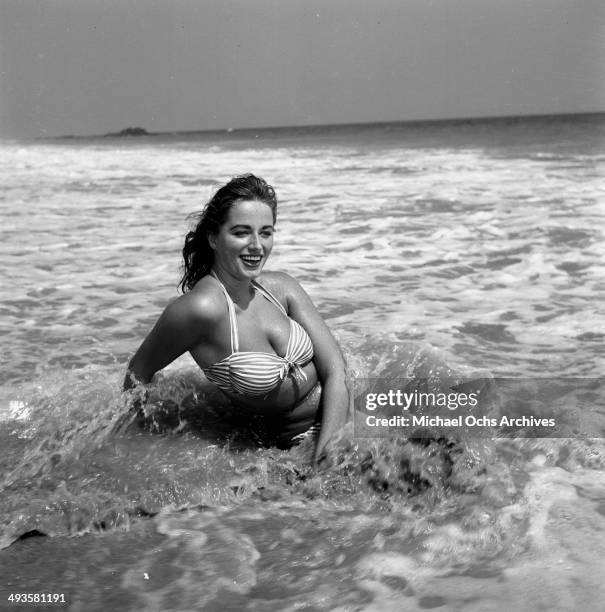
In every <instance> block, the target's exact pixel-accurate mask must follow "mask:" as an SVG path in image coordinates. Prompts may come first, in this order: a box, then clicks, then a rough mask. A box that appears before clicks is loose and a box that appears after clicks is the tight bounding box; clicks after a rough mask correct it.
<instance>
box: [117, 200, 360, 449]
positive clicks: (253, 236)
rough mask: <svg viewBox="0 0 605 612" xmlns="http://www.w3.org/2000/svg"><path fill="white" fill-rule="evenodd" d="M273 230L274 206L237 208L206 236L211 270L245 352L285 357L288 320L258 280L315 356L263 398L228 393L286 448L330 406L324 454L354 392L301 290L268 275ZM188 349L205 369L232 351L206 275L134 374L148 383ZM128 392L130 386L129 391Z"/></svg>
mask: <svg viewBox="0 0 605 612" xmlns="http://www.w3.org/2000/svg"><path fill="white" fill-rule="evenodd" d="M273 231H274V230H273V215H272V211H271V209H270V208H269V206H267V205H266V204H264V203H262V202H258V201H255V200H244V201H240V202H237V203H235V204H234V205H233V206H232V208H231V209H230V211H229V214H228V216H227V220H226V222H225V223H224V224H223V225H222V226H221V227H220V229H219V231H218V232H217V234H215V235H210V236H208V242H209V244H210V246H211V248H212V249H213V250H214V262H213V268H212V271H213V273H214V274H215V275H216V276H217V277H218V278H219V279H220V282H221V283H222V284H223V286H224V287H225V289H226V290H227V292H228V293H229V295H230V297H231V299H232V300H233V302H234V305H235V316H236V321H237V326H238V339H239V348H238V350H239V351H240V352H264V353H271V354H276V355H279V356H283V355H285V354H286V352H287V345H288V340H289V337H290V322H289V320H288V317H286V316H285V315H284V314H283V313H282V312H281V311H280V310H279V309H278V308H277V307H276V306H275V304H273V303H271V302H270V301H269V300H268V299H267V298H265V297H264V296H263V295H262V294H260V293H259V292H258V291H256V290H255V289H254V287H253V285H252V281H253V280H257V281H258V282H260V284H262V285H263V286H264V287H265V288H266V289H268V290H269V291H270V292H271V293H272V294H273V295H274V296H275V297H276V298H277V299H278V300H279V301H280V303H281V304H282V306H283V307H284V309H285V311H286V312H287V313H288V316H289V317H291V318H293V319H294V320H296V321H297V322H298V323H299V324H300V325H302V327H303V328H304V329H305V330H306V331H307V333H308V334H309V336H310V338H311V341H312V343H313V348H314V357H313V360H312V361H310V362H309V363H307V364H305V365H304V367H303V372H304V373H305V374H306V377H307V379H306V380H299V378H296V377H295V376H294V375H293V373H292V372H290V373H289V374H288V375H287V376H286V378H285V379H284V380H283V381H282V382H281V383H280V384H279V385H278V386H277V387H276V388H275V389H273V390H272V391H271V392H270V393H268V394H267V395H265V396H261V397H258V396H256V397H254V396H240V395H237V394H234V393H226V395H228V396H229V397H230V398H231V399H232V401H233V403H235V404H236V405H237V406H238V407H241V411H242V420H243V421H248V420H250V419H252V420H254V419H256V421H257V422H258V421H262V422H263V423H264V425H265V426H266V427H265V429H267V430H271V431H272V432H273V435H274V438H275V440H277V441H278V442H279V443H280V444H283V443H284V441H285V440H287V439H289V438H291V437H292V436H294V435H297V434H299V433H302V432H304V431H306V430H307V429H308V428H309V427H310V426H311V425H312V424H313V422H314V420H315V417H316V416H317V413H318V407H319V406H320V405H322V406H323V405H326V406H329V409H328V410H329V414H328V416H327V418H326V416H325V414H324V416H323V417H322V418H323V420H322V432H321V435H320V439H319V442H318V448H319V447H320V445H321V444H322V437H323V441H324V443H325V440H327V439H328V437H329V435H331V434H332V433H333V432H334V430H335V429H336V428H337V427H338V426H339V425H342V424H344V421H345V420H346V413H347V405H348V392H347V391H346V386H345V381H344V361H343V360H342V355H341V354H340V350H339V348H338V345H337V344H336V342H335V341H334V338H333V337H332V335H331V333H330V332H329V330H328V328H327V327H326V325H325V323H324V322H323V319H322V318H321V316H320V315H319V313H318V312H317V310H316V309H315V306H314V305H313V303H312V302H311V300H310V299H309V297H308V296H307V294H306V293H305V292H304V290H303V289H302V288H301V287H300V285H299V284H298V283H297V282H296V281H295V280H294V279H293V278H291V277H290V276H288V275H287V274H283V273H279V272H269V273H262V270H263V267H264V264H265V262H266V261H267V258H268V257H269V254H270V253H271V249H272V247H273ZM261 273H262V274H261ZM186 351H189V352H190V354H191V355H192V357H193V358H194V360H195V361H196V362H197V363H198V365H199V366H200V367H201V368H202V369H204V368H207V367H209V366H210V365H212V364H214V363H217V362H219V361H221V360H223V359H224V358H225V357H227V356H229V355H230V354H231V353H232V347H231V335H230V320H229V313H228V309H227V302H226V298H225V295H224V294H223V291H222V288H221V286H220V283H219V282H218V280H217V279H216V278H215V277H214V276H211V275H207V276H204V277H202V278H201V279H200V280H199V281H198V283H197V284H196V286H195V287H194V288H193V290H192V291H190V292H188V293H186V294H184V295H183V296H181V297H179V298H177V299H176V300H174V301H173V302H172V303H171V304H169V306H168V307H167V308H166V310H165V311H164V313H163V314H162V316H161V317H160V319H159V320H158V322H157V323H156V325H155V327H154V328H153V330H152V331H151V332H150V334H149V335H148V336H147V338H146V339H145V341H144V342H143V344H142V345H141V347H140V348H139V350H138V351H137V353H136V354H135V356H134V357H133V359H132V360H131V362H130V365H129V373H130V375H131V376H133V377H134V378H135V379H136V380H139V381H141V382H143V383H146V382H148V381H149V380H151V378H152V376H153V374H154V373H155V372H157V371H158V370H159V369H161V368H163V367H164V366H165V365H167V364H168V363H170V362H171V361H173V360H174V359H176V357H178V356H179V355H181V354H182V353H184V352H186ZM318 382H321V383H322V386H320V385H319V384H318ZM128 386H130V385H129V384H128V383H127V382H126V383H125V387H128ZM330 400H331V401H330ZM322 412H324V413H325V411H322Z"/></svg>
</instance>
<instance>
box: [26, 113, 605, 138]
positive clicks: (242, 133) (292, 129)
mask: <svg viewBox="0 0 605 612" xmlns="http://www.w3.org/2000/svg"><path fill="white" fill-rule="evenodd" d="M598 117H603V118H605V111H596V112H587V113H585V112H582V113H558V114H547V115H499V116H492V117H466V118H454V119H418V120H408V121H376V122H367V123H329V124H309V125H288V126H264V127H241V128H239V127H235V128H224V129H213V130H177V131H162V132H149V131H147V130H146V129H145V128H142V127H127V128H124V129H122V130H120V131H118V132H108V133H105V134H85V135H62V136H41V137H38V138H36V139H35V140H65V139H73V140H80V139H97V138H102V139H110V138H119V139H122V138H126V139H129V140H130V139H138V138H149V137H152V138H153V137H164V138H165V137H172V138H174V137H183V136H188V137H191V136H200V135H206V136H221V137H238V138H240V137H246V136H251V137H253V138H254V137H256V135H258V134H259V133H261V132H264V133H266V134H269V133H274V134H286V133H290V134H293V135H294V134H297V135H304V134H308V135H313V134H320V133H335V132H339V131H342V130H347V129H351V128H357V129H360V128H361V129H364V128H365V129H381V128H382V129H389V128H391V129H397V128H401V127H411V126H414V127H422V126H435V125H443V126H448V125H450V126H455V125H481V124H484V123H504V124H506V123H509V124H511V125H515V124H518V123H522V122H526V121H547V122H551V121H559V120H562V119H582V118H585V119H589V118H598Z"/></svg>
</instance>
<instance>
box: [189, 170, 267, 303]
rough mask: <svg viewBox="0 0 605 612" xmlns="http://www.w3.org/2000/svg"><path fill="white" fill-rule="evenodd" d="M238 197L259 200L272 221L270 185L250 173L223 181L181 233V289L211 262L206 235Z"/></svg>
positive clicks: (213, 231) (191, 284)
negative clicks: (192, 224) (189, 227)
mask: <svg viewBox="0 0 605 612" xmlns="http://www.w3.org/2000/svg"><path fill="white" fill-rule="evenodd" d="M240 200H257V201H258V202H263V203H264V204H266V205H267V206H269V208H270V209H271V212H272V213H273V223H275V220H276V218H277V198H276V197H275V191H274V190H273V187H271V185H269V184H267V182H266V181H264V180H263V179H262V178H260V177H258V176H254V174H243V175H242V176H236V177H235V178H233V179H231V180H230V181H229V182H228V183H227V184H226V185H223V187H221V188H220V189H219V190H218V191H217V192H216V193H215V194H214V196H212V199H211V200H210V201H209V202H208V204H206V206H205V207H204V210H203V211H202V212H201V213H199V214H198V215H194V217H195V218H197V225H196V227H195V229H194V230H193V231H191V232H189V233H188V234H187V236H186V237H185V246H184V247H183V260H184V263H183V278H182V279H181V282H180V283H179V287H180V289H181V291H182V292H183V293H186V292H187V291H191V289H193V287H195V284H196V283H197V282H198V281H199V280H200V278H202V277H203V276H206V274H208V273H209V272H210V270H211V268H212V264H213V263H214V250H213V249H212V247H211V246H210V243H209V242H208V235H212V234H216V233H218V231H219V229H220V227H221V225H223V223H225V221H226V220H227V215H228V214H229V211H230V210H231V208H232V206H233V205H234V204H235V203H237V202H239V201H240Z"/></svg>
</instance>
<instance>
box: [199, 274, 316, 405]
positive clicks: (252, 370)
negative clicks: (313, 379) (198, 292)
mask: <svg viewBox="0 0 605 612" xmlns="http://www.w3.org/2000/svg"><path fill="white" fill-rule="evenodd" d="M212 275H213V276H214V278H216V280H218V281H219V283H220V285H221V288H222V290H223V293H224V294H225V298H227V308H228V310H229V324H230V328H231V354H230V355H228V356H227V357H225V358H224V359H222V360H221V361H219V362H217V363H214V364H212V365H211V366H208V367H207V368H205V369H204V374H205V375H206V378H207V379H208V380H209V381H210V382H212V383H214V384H215V385H216V386H217V387H219V389H222V390H223V391H228V392H230V393H236V394H239V395H244V396H261V395H267V394H268V393H270V392H271V391H273V389H275V387H277V386H278V385H279V384H280V382H281V381H282V380H284V379H285V378H286V376H288V374H289V373H290V372H292V373H293V374H294V376H295V377H296V378H298V379H299V380H306V379H307V376H306V374H305V373H304V372H303V370H302V366H304V365H305V364H306V363H308V362H309V361H311V359H312V358H313V344H312V343H311V338H309V335H308V334H307V332H306V331H305V330H304V329H303V327H302V326H301V325H299V324H298V323H297V322H296V321H294V319H291V318H290V317H288V313H287V312H286V310H285V308H284V307H283V306H282V305H281V303H280V302H279V300H277V298H276V297H275V296H274V295H272V294H271V293H270V292H269V291H268V290H267V289H265V288H264V287H262V286H261V285H259V284H258V283H256V282H254V281H252V284H253V286H254V287H255V288H256V289H257V290H258V291H259V292H260V293H261V294H262V295H263V296H264V297H265V298H267V299H268V300H269V301H270V302H272V303H273V304H274V305H275V306H277V308H279V310H281V312H283V313H284V315H285V316H286V317H288V321H290V337H289V339H288V346H287V348H286V354H285V355H284V356H283V357H280V356H279V355H276V354H274V353H257V352H253V351H240V350H239V334H238V330H237V319H236V316H235V306H234V304H233V300H232V299H231V297H230V296H229V293H228V292H227V289H225V287H224V285H223V283H221V281H220V280H219V279H218V277H217V276H216V275H215V274H214V273H212Z"/></svg>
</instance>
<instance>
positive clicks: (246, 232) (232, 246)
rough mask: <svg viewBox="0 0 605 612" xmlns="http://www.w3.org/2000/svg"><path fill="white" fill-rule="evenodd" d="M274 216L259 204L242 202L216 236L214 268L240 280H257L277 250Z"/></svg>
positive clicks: (236, 204) (213, 244) (213, 241)
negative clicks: (274, 244)
mask: <svg viewBox="0 0 605 612" xmlns="http://www.w3.org/2000/svg"><path fill="white" fill-rule="evenodd" d="M273 231H274V230H273V213H272V212H271V208H269V206H268V205H267V204H265V203H264V202H259V201H258V200H240V201H239V202H236V203H235V204H234V205H233V206H232V207H231V209H230V211H229V214H228V215H227V220H226V221H225V223H223V225H222V226H221V227H220V229H219V231H218V233H217V234H215V235H211V236H209V237H208V241H209V243H210V246H211V247H212V248H213V249H214V268H215V269H217V270H218V271H220V272H222V273H223V274H224V275H228V276H231V277H235V278H239V279H253V278H257V277H258V276H259V275H260V273H261V271H262V269H263V266H264V265H265V262H266V261H267V258H268V257H269V253H271V249H272V248H273Z"/></svg>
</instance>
